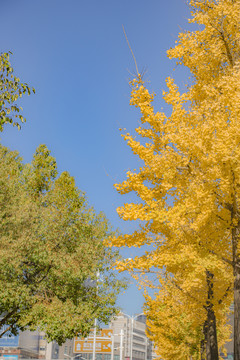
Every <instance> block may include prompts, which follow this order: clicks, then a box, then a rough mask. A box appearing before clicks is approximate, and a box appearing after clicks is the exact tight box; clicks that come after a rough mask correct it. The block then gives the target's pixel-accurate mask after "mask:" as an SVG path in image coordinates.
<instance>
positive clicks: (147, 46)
mask: <svg viewBox="0 0 240 360" xmlns="http://www.w3.org/2000/svg"><path fill="white" fill-rule="evenodd" d="M189 16H190V11H189V9H188V7H187V5H186V2H185V1H184V0H169V1H163V0H149V1H148V2H146V1H145V0H121V1H120V0H118V1H117V0H102V1H100V0H68V1H66V0H41V1H32V0H23V1H19V0H1V23H0V29H1V30H0V42H1V49H0V51H1V52H5V51H9V50H10V51H12V53H13V56H12V58H11V62H12V64H13V67H14V70H15V73H16V75H17V76H19V77H20V79H21V80H22V81H24V82H27V83H28V84H29V85H32V86H34V87H35V89H36V95H33V96H30V97H26V98H24V99H23V101H22V102H21V105H22V106H23V108H24V116H25V117H26V118H27V123H26V124H24V125H23V126H22V130H21V131H17V129H16V128H11V127H6V128H5V130H4V132H3V133H2V134H0V135H1V141H2V143H3V145H5V146H8V147H10V148H11V149H12V150H18V151H19V152H20V154H21V156H22V157H23V158H24V161H26V162H29V161H31V158H32V155H33V153H34V151H35V149H36V147H37V146H38V145H39V144H42V143H44V144H46V145H47V146H48V147H49V149H50V150H51V151H52V154H53V155H54V156H55V157H56V159H57V163H58V170H59V172H61V171H65V170H67V171H69V172H70V174H71V175H73V176H74V177H75V179H76V184H77V186H78V187H79V188H80V189H81V190H83V191H85V192H86V194H87V198H88V201H89V203H90V204H91V205H93V206H94V208H95V209H96V211H103V212H105V214H106V216H107V218H108V219H109V220H110V222H111V224H112V226H113V228H117V227H118V228H119V229H120V230H121V231H122V232H123V233H125V232H130V231H133V230H134V229H136V227H137V224H134V223H129V222H124V221H122V220H120V219H119V218H118V215H117V213H116V208H117V207H118V206H119V205H121V204H123V203H124V202H127V201H131V199H132V198H133V197H132V196H131V195H130V196H128V197H124V196H121V195H119V194H117V192H116V191H115V189H114V188H113V184H114V183H116V182H120V181H122V180H123V179H124V178H125V173H126V171H127V170H129V169H133V168H136V167H137V166H138V164H139V162H138V160H137V159H136V158H135V156H133V155H132V154H131V151H130V149H128V147H127V145H126V144H125V143H124V141H123V139H122V138H121V136H120V131H119V128H126V129H127V130H129V131H130V132H133V130H134V128H135V127H137V126H138V120H139V113H138V111H137V110H136V109H135V108H133V107H130V106H129V96H130V87H129V85H128V81H129V79H130V78H131V74H130V73H135V66H134V61H133V59H132V56H131V53H130V50H129V48H128V46H127V43H126V40H125V37H124V34H123V30H122V25H124V27H125V30H126V32H127V36H128V39H129V41H130V43H131V47H132V49H133V51H134V54H135V57H136V59H137V63H138V68H139V70H140V71H142V70H143V69H147V72H146V75H145V79H146V80H148V81H149V84H148V87H149V89H150V90H152V91H154V92H155V93H157V97H156V108H160V107H162V106H163V107H164V102H163V101H162V99H161V91H162V89H164V88H165V82H164V80H165V78H166V77H167V76H169V75H170V76H173V77H174V78H175V79H176V80H177V83H178V84H179V85H180V86H182V85H183V83H184V82H185V81H187V76H188V73H187V71H186V70H185V69H184V68H181V67H177V68H176V70H174V68H175V63H174V61H173V60H171V61H170V60H169V59H168V58H167V56H166V50H167V49H168V48H170V47H173V46H174V44H175V40H176V39H177V34H178V33H179V31H181V30H183V29H189V28H190V25H189V24H188V23H187V19H188V18H189ZM122 253H123V255H124V256H126V257H134V256H135V255H136V254H137V250H136V249H135V248H134V249H124V250H123V252H122ZM142 303H143V297H142V296H141V294H140V293H139V292H138V290H137V289H136V286H135V285H134V284H133V285H131V286H130V288H129V290H127V291H126V293H125V294H124V295H122V296H121V297H120V298H119V305H120V306H122V307H123V310H124V311H125V312H127V313H129V314H134V313H137V312H142V308H141V307H142Z"/></svg>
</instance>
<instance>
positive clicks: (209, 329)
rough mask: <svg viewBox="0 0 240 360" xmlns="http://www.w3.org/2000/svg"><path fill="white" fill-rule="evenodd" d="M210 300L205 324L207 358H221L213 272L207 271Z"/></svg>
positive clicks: (211, 359)
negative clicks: (214, 303) (214, 307)
mask: <svg viewBox="0 0 240 360" xmlns="http://www.w3.org/2000/svg"><path fill="white" fill-rule="evenodd" d="M206 275H207V287H208V300H207V306H206V309H207V321H206V323H205V325H204V332H205V338H206V360H219V356H218V343H217V326H216V316H215V312H214V310H213V303H212V299H213V281H212V280H213V274H212V273H211V272H210V271H208V270H207V271H206Z"/></svg>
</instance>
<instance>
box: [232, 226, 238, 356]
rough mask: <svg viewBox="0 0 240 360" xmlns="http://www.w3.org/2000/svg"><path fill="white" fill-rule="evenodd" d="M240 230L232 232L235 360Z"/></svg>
mask: <svg viewBox="0 0 240 360" xmlns="http://www.w3.org/2000/svg"><path fill="white" fill-rule="evenodd" d="M238 237H239V229H238V228H233V230H232V247H233V275H234V335H233V339H234V360H240V261H239V260H240V259H239V256H238V253H237V247H238Z"/></svg>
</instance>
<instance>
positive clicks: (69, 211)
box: [0, 145, 122, 344]
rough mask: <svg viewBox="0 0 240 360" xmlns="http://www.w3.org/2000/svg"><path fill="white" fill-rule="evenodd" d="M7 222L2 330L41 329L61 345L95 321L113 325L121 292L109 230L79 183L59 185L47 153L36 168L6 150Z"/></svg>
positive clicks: (40, 153)
mask: <svg viewBox="0 0 240 360" xmlns="http://www.w3.org/2000/svg"><path fill="white" fill-rule="evenodd" d="M0 222H1V227H0V237H1V244H0V268H1V272H0V287H1V293H0V313H1V314H3V318H2V319H1V320H0V325H4V324H6V325H8V326H9V329H10V330H11V332H12V333H16V332H17V331H18V330H19V329H20V330H24V329H30V330H34V329H36V328H39V329H41V330H42V331H45V333H46V335H47V338H48V339H49V340H56V341H57V342H58V343H59V344H61V343H63V342H64V341H65V340H66V339H67V338H72V337H73V336H75V335H76V334H83V335H85V334H87V333H88V332H89V330H90V328H91V327H92V326H93V320H94V318H98V319H99V320H100V321H102V322H105V323H107V322H108V320H109V318H110V317H111V316H112V315H113V314H114V313H115V312H116V311H117V310H116V307H115V300H116V296H117V294H118V292H119V290H120V288H121V286H122V284H121V283H120V281H118V280H117V279H116V278H115V275H114V272H113V271H112V268H111V267H112V263H113V261H114V260H116V257H117V256H118V255H117V253H116V252H114V251H110V250H109V249H107V248H106V247H105V246H104V245H103V239H104V238H105V237H106V236H109V235H110V233H111V230H110V226H109V223H108V221H107V220H106V218H105V216H104V215H103V214H99V215H97V214H96V213H95V212H94V210H93V209H92V208H91V207H89V206H88V204H87V201H86V196H85V194H84V193H82V192H81V191H80V190H79V189H78V188H77V187H76V185H75V181H74V178H73V177H71V176H70V175H69V174H68V173H67V172H63V173H62V174H60V176H59V177H57V167H56V161H55V159H54V158H53V157H52V156H51V154H50V151H49V150H48V149H47V147H46V146H45V145H40V146H39V147H38V149H37V150H36V153H35V155H34V157H33V161H32V162H31V163H30V164H23V162H22V159H21V158H20V157H19V155H18V153H17V152H13V151H10V150H9V149H7V148H5V147H3V146H0ZM98 272H99V273H100V279H99V281H98V279H97V273H98Z"/></svg>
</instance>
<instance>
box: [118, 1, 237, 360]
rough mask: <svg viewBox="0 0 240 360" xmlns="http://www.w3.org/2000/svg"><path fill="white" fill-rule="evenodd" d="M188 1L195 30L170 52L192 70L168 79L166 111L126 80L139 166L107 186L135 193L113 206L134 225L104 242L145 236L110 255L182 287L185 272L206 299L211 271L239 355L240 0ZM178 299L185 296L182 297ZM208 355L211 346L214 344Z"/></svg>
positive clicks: (220, 312)
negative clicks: (188, 80)
mask: <svg viewBox="0 0 240 360" xmlns="http://www.w3.org/2000/svg"><path fill="white" fill-rule="evenodd" d="M189 5H190V6H191V8H192V18H191V19H190V20H189V21H190V22H191V23H195V24H198V25H199V26H198V30H196V31H189V32H182V33H180V34H179V38H178V41H177V45H176V46H175V48H173V49H170V50H169V51H168V57H169V58H171V59H172V58H176V59H177V62H178V64H182V65H184V66H186V67H187V68H188V69H189V70H190V72H191V74H192V84H191V85H190V86H189V87H188V88H187V90H186V91H185V92H181V91H180V90H179V88H178V86H177V85H176V84H175V82H174V80H173V79H172V78H167V80H166V84H167V87H168V91H167V92H164V94H163V97H164V99H165V101H166V103H167V104H168V105H170V106H171V108H172V112H171V115H170V116H167V115H166V114H165V113H164V112H155V111H154V108H153V100H154V95H152V94H150V93H149V91H148V90H147V88H146V86H145V84H144V81H143V79H142V77H141V75H140V74H138V76H137V77H136V79H134V80H133V81H132V82H131V85H132V93H131V100H130V104H131V105H133V106H135V107H137V108H138V109H139V110H140V112H141V125H140V126H139V127H138V128H136V136H133V135H130V134H128V133H125V134H123V137H124V139H125V140H126V141H127V143H128V145H129V146H130V148H131V149H132V151H133V153H134V154H136V155H137V156H138V157H139V158H140V159H141V160H142V163H143V165H142V166H141V167H140V168H139V169H138V170H134V171H129V172H127V179H126V180H125V181H123V182H122V183H121V184H116V185H115V186H116V189H117V190H118V192H119V193H120V194H127V193H130V192H135V193H136V194H137V196H138V198H139V201H138V202H137V203H126V204H125V205H124V206H123V207H121V208H118V213H119V216H120V217H121V218H122V219H124V220H140V221H141V225H140V227H139V230H138V231H135V232H134V233H133V234H126V235H123V236H119V237H117V238H113V239H111V243H112V244H113V245H115V246H123V245H124V246H126V245H127V246H138V247H141V246H142V245H152V249H153V250H151V251H150V253H149V254H146V255H145V256H143V257H139V258H136V259H135V260H134V261H133V262H132V264H129V262H128V261H126V262H125V263H124V262H123V263H122V264H118V266H119V269H121V270H124V269H126V270H127V269H129V268H130V269H132V270H133V271H134V270H135V269H139V270H140V271H143V272H146V271H151V269H152V268H157V270H158V271H159V272H160V271H161V269H166V271H167V272H169V273H171V276H172V278H173V279H175V280H176V284H177V285H178V286H182V285H184V286H185V287H186V289H188V287H189V289H190V288H191V286H192V285H191V281H192V282H193V284H194V282H196V283H198V284H199V287H200V289H201V291H203V290H204V287H205V288H206V292H205V295H201V296H203V298H204V299H205V300H206V299H208V296H209V294H208V292H207V286H206V285H207V284H208V281H209V279H207V277H206V274H210V278H211V279H212V280H211V284H210V286H211V287H213V288H214V294H213V298H212V308H213V311H214V313H215V315H216V321H217V326H218V324H220V323H221V322H224V321H223V320H222V319H223V318H222V317H223V316H224V314H225V313H226V307H227V306H228V305H229V303H230V301H231V296H232V299H233V301H234V359H235V360H240V253H239V251H240V244H239V235H240V234H239V233H240V127H239V120H240V85H239V79H240V61H239V55H240V1H239V0H201V1H200V0H191V1H189ZM180 242H181V245H182V247H183V251H182V252H180V251H179V246H180V245H179V243H180ZM176 249H178V250H177V251H176ZM167 250H168V251H167ZM183 252H184V254H185V261H186V263H189V261H188V260H187V258H191V262H192V264H193V267H194V269H193V270H194V271H192V270H191V271H192V272H191V274H192V276H191V279H192V280H191V281H190V279H189V273H190V270H189V267H188V266H186V267H182V265H183V263H184V262H183V261H182V260H183V259H181V256H182V254H183ZM156 254H159V256H155V255H156ZM186 255H187V256H186ZM199 259H201V262H202V264H203V266H202V270H201V271H202V272H201V273H200V272H198V271H197V264H199V261H200V260H199ZM173 263H174V264H173ZM144 267H145V270H144ZM181 267H182V268H181ZM204 273H205V280H204V279H203V276H202V275H203V274H204ZM179 274H181V277H180V285H179V283H177V281H179ZM221 278H222V281H221ZM187 279H188V282H187ZM159 288H160V290H159V291H160V292H161V291H162V290H161V289H162V287H161V286H160V287H159ZM195 290H196V289H195ZM202 294H203V293H202ZM194 296H195V293H194ZM205 300H204V301H205ZM185 303H186V306H188V304H189V303H190V301H189V300H187V297H185ZM205 315H206V314H205ZM205 315H203V317H202V319H201V321H202V325H204V323H205V321H206V319H204V316H205ZM193 316H194V313H193ZM215 345H216V342H215ZM210 350H212V349H210ZM210 353H211V351H210ZM207 354H208V351H207ZM207 356H208V355H207ZM210 356H211V357H210ZM207 359H211V360H212V359H218V354H217V353H214V351H213V352H212V353H211V354H210V355H209V356H208V357H207Z"/></svg>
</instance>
